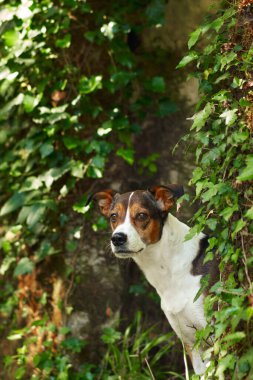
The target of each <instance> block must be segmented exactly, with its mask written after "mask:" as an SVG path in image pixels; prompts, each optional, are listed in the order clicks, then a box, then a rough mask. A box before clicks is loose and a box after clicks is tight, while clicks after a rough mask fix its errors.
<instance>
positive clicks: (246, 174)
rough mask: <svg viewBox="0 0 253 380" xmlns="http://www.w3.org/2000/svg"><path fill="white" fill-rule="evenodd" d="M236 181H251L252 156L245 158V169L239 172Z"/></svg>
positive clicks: (252, 174) (252, 173) (252, 169)
mask: <svg viewBox="0 0 253 380" xmlns="http://www.w3.org/2000/svg"><path fill="white" fill-rule="evenodd" d="M237 179H238V180H239V181H249V180H251V179H253V155H248V156H247V157H246V167H245V168H244V169H243V170H242V171H241V174H240V175H239V176H238V177H237Z"/></svg>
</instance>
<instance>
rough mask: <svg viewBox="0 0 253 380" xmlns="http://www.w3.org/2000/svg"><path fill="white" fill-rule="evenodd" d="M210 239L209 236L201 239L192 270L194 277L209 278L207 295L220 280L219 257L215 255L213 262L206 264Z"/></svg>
mask: <svg viewBox="0 0 253 380" xmlns="http://www.w3.org/2000/svg"><path fill="white" fill-rule="evenodd" d="M208 239H209V236H207V235H205V236H204V237H203V238H202V239H200V241H199V250H198V253H197V255H196V257H195V259H194V260H193V261H192V269H191V274H192V275H193V276H199V275H202V276H204V275H208V276H209V284H208V287H207V289H206V292H207V293H208V291H209V289H210V288H211V287H212V286H213V285H214V284H215V283H216V282H217V281H218V280H219V266H218V264H219V261H218V259H217V257H216V256H215V255H214V258H213V259H212V260H210V261H208V262H206V263H204V259H205V255H206V250H207V248H208V245H209V243H208ZM204 293H205V292H204Z"/></svg>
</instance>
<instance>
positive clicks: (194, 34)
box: [188, 28, 202, 49]
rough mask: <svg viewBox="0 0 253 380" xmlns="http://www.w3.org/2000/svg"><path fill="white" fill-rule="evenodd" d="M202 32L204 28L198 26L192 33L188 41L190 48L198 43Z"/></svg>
mask: <svg viewBox="0 0 253 380" xmlns="http://www.w3.org/2000/svg"><path fill="white" fill-rule="evenodd" d="M201 33H202V28H198V29H196V30H194V32H192V33H191V34H190V39H189V41H188V49H191V48H192V47H193V46H194V45H195V44H196V42H197V41H198V39H199V36H200V35H201Z"/></svg>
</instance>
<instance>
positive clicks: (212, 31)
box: [178, 0, 253, 380]
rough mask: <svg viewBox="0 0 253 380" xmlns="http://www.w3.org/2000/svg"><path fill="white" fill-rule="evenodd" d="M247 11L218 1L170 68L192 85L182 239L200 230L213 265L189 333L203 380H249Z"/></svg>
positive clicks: (252, 273) (251, 190) (250, 32)
mask: <svg viewBox="0 0 253 380" xmlns="http://www.w3.org/2000/svg"><path fill="white" fill-rule="evenodd" d="M252 14H253V2H252V1H246V0H245V1H237V2H232V1H231V2H224V3H223V9H221V10H219V12H218V14H217V15H216V17H214V16H213V15H212V16H210V17H209V18H207V20H206V22H205V23H204V24H203V25H201V26H200V27H199V28H198V29H196V30H195V31H194V32H192V33H191V35H190V39H189V42H188V47H189V52H188V54H187V55H186V56H185V57H184V58H183V59H182V61H181V62H180V63H179V65H178V67H184V66H185V65H186V64H190V63H191V65H193V70H192V74H191V76H193V77H195V78H197V79H198V81H199V92H200V101H199V103H198V104H197V107H196V113H195V114H194V115H193V116H192V126H191V132H190V137H191V139H192V137H193V136H194V140H195V144H196V145H195V149H196V163H197V167H196V169H195V170H194V172H193V175H192V179H191V184H192V185H194V186H195V188H196V197H195V200H197V201H198V202H200V208H199V210H198V212H197V213H196V215H195V216H194V218H193V221H194V227H193V228H192V229H191V232H190V236H193V235H194V234H195V233H197V232H200V231H201V230H203V229H204V228H205V226H207V227H208V228H209V231H210V235H211V238H210V239H209V242H210V247H209V252H208V255H207V259H206V260H211V259H212V258H213V256H214V255H216V256H217V257H218V258H219V260H220V265H219V268H220V280H219V281H218V282H217V283H216V284H215V285H214V286H213V287H212V289H211V291H212V292H211V294H210V295H209V296H208V297H207V300H206V302H205V309H206V315H207V320H208V324H207V327H206V328H205V330H203V331H200V332H198V333H197V337H198V344H203V342H205V343H206V345H207V347H209V348H208V350H207V353H206V359H208V360H209V366H208V369H207V371H206V375H205V378H212V379H219V380H223V379H229V380H230V379H251V378H252V377H253V248H252V247H253V244H252V243H253V235H252V233H253V223H252V220H253V186H252V183H253V182H252V180H253V149H252V148H253V143H252V133H253V71H252V68H253V43H252V42H253V19H252ZM190 236H189V237H190ZM205 284H207V281H205V282H204V283H203V286H205ZM208 339H209V342H208ZM193 378H194V379H195V378H198V377H197V376H193Z"/></svg>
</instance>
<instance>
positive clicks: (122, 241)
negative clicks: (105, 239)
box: [111, 232, 127, 247]
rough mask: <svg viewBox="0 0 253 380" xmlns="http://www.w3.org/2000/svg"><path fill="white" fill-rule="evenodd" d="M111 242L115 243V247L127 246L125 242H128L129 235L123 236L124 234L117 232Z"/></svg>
mask: <svg viewBox="0 0 253 380" xmlns="http://www.w3.org/2000/svg"><path fill="white" fill-rule="evenodd" d="M111 241H112V242H113V245H115V246H116V247H119V246H120V245H123V244H125V242H126V241H127V235H126V234H123V232H116V233H115V234H114V235H113V236H112V238H111Z"/></svg>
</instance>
